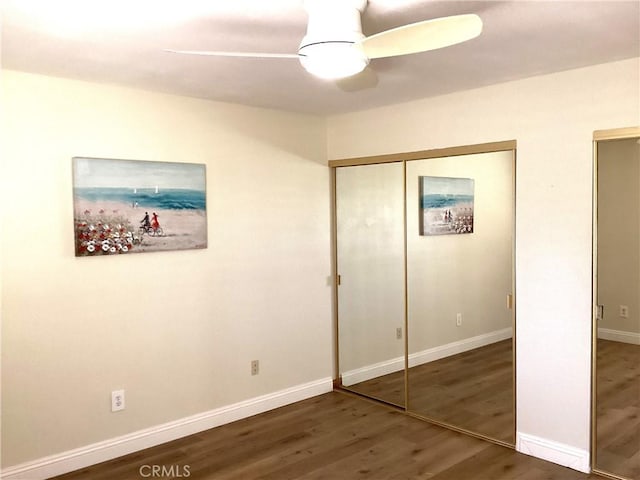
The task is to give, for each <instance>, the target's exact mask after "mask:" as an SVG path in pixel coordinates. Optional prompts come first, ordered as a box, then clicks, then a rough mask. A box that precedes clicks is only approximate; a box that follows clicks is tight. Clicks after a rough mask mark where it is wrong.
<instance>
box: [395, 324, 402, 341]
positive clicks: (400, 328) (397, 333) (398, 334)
mask: <svg viewBox="0 0 640 480" xmlns="http://www.w3.org/2000/svg"><path fill="white" fill-rule="evenodd" d="M396 339H397V340H402V327H398V328H396Z"/></svg>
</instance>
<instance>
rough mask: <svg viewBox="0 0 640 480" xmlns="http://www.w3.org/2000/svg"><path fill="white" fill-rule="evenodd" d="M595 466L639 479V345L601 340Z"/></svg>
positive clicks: (598, 362) (599, 344)
mask: <svg viewBox="0 0 640 480" xmlns="http://www.w3.org/2000/svg"><path fill="white" fill-rule="evenodd" d="M596 375H597V385H598V389H597V393H596V405H597V409H596V431H597V433H596V446H597V450H596V466H597V468H598V469H600V470H604V471H606V472H610V473H615V474H617V475H620V476H623V477H626V478H632V479H640V345H632V344H629V343H621V342H613V341H610V340H598V360H597V370H596Z"/></svg>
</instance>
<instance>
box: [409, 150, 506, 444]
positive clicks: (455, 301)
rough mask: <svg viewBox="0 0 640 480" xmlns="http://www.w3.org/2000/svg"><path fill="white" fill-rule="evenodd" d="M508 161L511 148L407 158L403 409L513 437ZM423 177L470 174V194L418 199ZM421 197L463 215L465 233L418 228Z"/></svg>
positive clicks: (440, 217)
mask: <svg viewBox="0 0 640 480" xmlns="http://www.w3.org/2000/svg"><path fill="white" fill-rule="evenodd" d="M514 167H515V165H514V152H513V151H501V152H493V153H482V154H472V155H461V156H455V157H443V158H430V159H425V160H414V161H408V162H407V165H406V170H407V173H406V202H407V207H406V209H407V225H406V227H407V298H408V331H409V338H408V340H409V371H408V392H409V401H408V406H407V408H408V410H409V411H411V412H412V413H415V414H417V415H420V416H423V417H425V418H428V419H431V420H435V421H438V422H441V423H445V424H448V425H451V426H454V427H457V428H461V429H463V430H467V431H470V432H473V433H476V434H480V435H482V436H485V437H488V438H492V439H495V440H498V441H501V442H504V443H508V444H513V443H514V442H515V422H514V364H513V358H514V355H513V309H512V308H511V307H512V301H511V299H512V298H513V297H512V294H513V254H514V251H513V249H514V223H515V222H514V219H515V208H514V205H515V198H514V175H515V173H514V172H515V168H514ZM423 176H429V177H443V178H461V179H471V180H472V183H473V193H472V194H471V195H470V194H469V192H466V191H465V192H462V193H459V192H454V191H451V192H448V191H443V192H441V195H440V198H438V199H435V200H434V199H433V198H429V199H427V198H423V197H424V195H422V196H421V193H422V192H421V189H420V182H421V180H420V178H421V177H423ZM450 183H452V184H453V182H450ZM467 183H469V182H467ZM462 196H464V197H465V198H462ZM470 196H471V197H472V199H473V200H472V201H473V206H472V207H471V206H469V205H467V204H466V203H465V202H467V203H468V201H469V197H470ZM423 202H428V203H429V205H430V206H431V207H434V206H435V207H434V208H431V209H429V214H430V215H432V217H433V218H432V219H431V222H432V223H433V222H439V223H441V224H442V225H445V224H447V223H456V222H461V224H464V222H465V221H467V223H469V222H471V223H470V224H472V225H473V229H472V233H468V232H466V231H465V233H468V234H464V235H455V234H450V235H435V236H424V235H420V233H421V230H420V228H421V224H422V222H423V220H424V219H422V218H420V217H421V215H424V214H425V213H424V211H423V210H425V209H421V207H422V206H424V203H423ZM434 202H435V203H434ZM469 215H471V216H472V218H470V219H468V218H465V217H466V216H469ZM434 219H435V220H434ZM434 228H435V227H434ZM442 228H444V227H442Z"/></svg>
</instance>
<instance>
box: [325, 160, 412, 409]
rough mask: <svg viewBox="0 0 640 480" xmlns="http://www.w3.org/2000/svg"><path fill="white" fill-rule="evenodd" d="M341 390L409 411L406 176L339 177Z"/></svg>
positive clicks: (381, 170)
mask: <svg viewBox="0 0 640 480" xmlns="http://www.w3.org/2000/svg"><path fill="white" fill-rule="evenodd" d="M335 174H336V177H335V188H336V197H335V198H336V206H335V214H336V234H337V247H336V254H337V268H338V273H339V275H340V276H339V279H340V280H339V283H340V284H339V287H338V305H337V310H338V352H339V353H338V366H339V373H340V376H341V381H342V386H343V387H344V388H347V389H349V390H351V391H354V392H357V393H361V394H363V395H367V396H369V397H372V398H376V399H378V400H382V401H385V402H387V403H391V404H394V405H398V406H404V405H405V382H404V366H405V355H404V352H405V348H404V343H405V342H404V338H405V335H404V325H405V306H404V305H405V301H404V298H405V294H404V190H403V185H404V168H403V164H402V162H396V163H385V164H379V165H363V166H353V167H340V168H337V169H336V172H335Z"/></svg>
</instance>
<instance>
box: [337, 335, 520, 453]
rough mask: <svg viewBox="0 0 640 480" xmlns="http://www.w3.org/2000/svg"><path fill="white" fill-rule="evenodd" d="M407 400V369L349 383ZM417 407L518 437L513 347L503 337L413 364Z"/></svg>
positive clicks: (412, 404) (412, 397)
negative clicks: (466, 350) (477, 346)
mask: <svg viewBox="0 0 640 480" xmlns="http://www.w3.org/2000/svg"><path fill="white" fill-rule="evenodd" d="M348 388H349V390H351V391H354V392H357V393H360V394H363V395H367V396H369V397H371V398H376V399H379V400H383V401H386V402H389V403H392V404H394V405H400V406H404V404H405V402H404V372H396V373H392V374H389V375H384V376H382V377H378V378H374V379H371V380H368V381H366V382H361V383H358V384H356V385H352V386H350V387H348ZM408 409H409V410H410V411H411V412H414V413H417V414H419V415H422V416H425V417H429V418H433V419H435V420H438V421H441V422H444V423H449V424H452V425H455V426H457V427H460V428H464V429H466V430H469V431H472V432H476V433H480V434H482V435H486V436H488V437H491V438H495V439H498V440H502V441H504V442H507V443H512V444H513V443H515V438H514V432H515V423H514V422H515V421H514V412H513V347H512V341H511V339H509V340H503V341H501V342H496V343H493V344H491V345H487V346H484V347H480V348H476V349H474V350H469V351H468V352H464V353H460V354H457V355H452V356H450V357H447V358H443V359H440V360H436V361H434V362H429V363H425V364H423V365H419V366H416V367H412V368H411V369H409V405H408Z"/></svg>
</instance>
